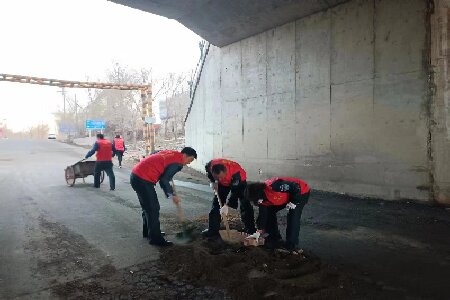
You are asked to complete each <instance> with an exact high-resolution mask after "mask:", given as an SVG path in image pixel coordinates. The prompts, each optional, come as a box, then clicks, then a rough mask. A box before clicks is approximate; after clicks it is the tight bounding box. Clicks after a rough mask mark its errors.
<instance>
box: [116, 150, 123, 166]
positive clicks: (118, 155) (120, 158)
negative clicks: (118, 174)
mask: <svg viewBox="0 0 450 300" xmlns="http://www.w3.org/2000/svg"><path fill="white" fill-rule="evenodd" d="M116 155H117V159H118V160H119V166H122V158H123V151H119V150H117V151H116Z"/></svg>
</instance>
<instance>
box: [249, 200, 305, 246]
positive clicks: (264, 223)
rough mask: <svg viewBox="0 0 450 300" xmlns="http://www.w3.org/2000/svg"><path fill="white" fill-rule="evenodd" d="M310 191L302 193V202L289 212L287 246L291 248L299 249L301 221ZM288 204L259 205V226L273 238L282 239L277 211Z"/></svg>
mask: <svg viewBox="0 0 450 300" xmlns="http://www.w3.org/2000/svg"><path fill="white" fill-rule="evenodd" d="M308 199H309V193H306V194H303V195H301V200H300V204H297V206H296V207H295V209H290V210H289V212H288V214H287V225H286V248H288V249H289V250H296V249H298V244H299V234H300V222H301V218H302V212H303V207H305V205H306V203H308ZM285 207H286V205H278V206H264V205H260V206H259V215H258V220H257V224H258V228H259V229H263V230H264V231H265V232H266V233H268V234H269V238H271V239H275V240H276V239H280V238H281V234H280V231H279V230H278V221H277V212H279V211H280V210H282V209H284V208H285Z"/></svg>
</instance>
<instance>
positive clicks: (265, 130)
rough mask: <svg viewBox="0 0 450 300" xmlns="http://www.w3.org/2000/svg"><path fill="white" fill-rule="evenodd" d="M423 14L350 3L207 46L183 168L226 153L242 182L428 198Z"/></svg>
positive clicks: (401, 2)
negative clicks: (188, 159) (301, 182)
mask: <svg viewBox="0 0 450 300" xmlns="http://www.w3.org/2000/svg"><path fill="white" fill-rule="evenodd" d="M426 9H427V7H426V1H424V0H353V1H350V2H347V3H345V4H342V5H339V6H336V7H334V8H332V9H329V10H327V11H324V12H321V13H317V14H314V15H311V16H309V17H306V18H303V19H300V20H297V21H296V22H292V23H288V24H285V25H283V26H281V27H277V28H274V29H272V30H269V31H266V32H264V33H261V34H258V35H256V36H253V37H250V38H248V39H245V40H242V41H240V42H237V43H234V44H231V45H229V46H226V47H223V48H215V47H211V50H210V52H209V55H208V57H207V59H206V62H205V65H204V70H203V73H202V77H201V80H200V83H199V86H198V88H197V91H196V93H195V97H194V101H193V106H192V110H191V113H190V115H189V116H188V119H187V122H186V144H187V145H192V146H193V147H195V148H196V149H197V150H198V152H199V160H198V161H197V162H196V163H195V165H194V166H195V167H196V168H198V169H202V168H203V164H204V163H206V162H207V161H208V160H210V159H211V158H213V157H227V158H230V159H234V160H236V161H238V162H240V163H241V164H242V165H243V166H245V167H246V169H247V171H248V173H249V175H250V178H251V179H265V178H268V177H272V176H279V175H287V176H298V177H300V178H304V179H305V180H307V181H308V182H309V183H310V184H311V185H312V187H313V188H315V189H321V190H329V191H335V192H343V193H349V194H356V195H366V196H374V197H382V198H386V199H400V198H409V199H420V200H427V199H429V198H430V194H431V191H432V186H431V184H432V183H431V181H432V180H431V179H430V178H432V175H433V172H434V171H433V168H431V167H430V158H429V150H430V142H429V133H430V131H429V121H430V113H429V100H430V98H429V94H428V83H427V75H426V74H427V68H426V66H427V56H426V55H424V54H426V53H427V51H428V50H427V47H428V46H427V19H426ZM258 170H262V175H258ZM449 186H450V185H449Z"/></svg>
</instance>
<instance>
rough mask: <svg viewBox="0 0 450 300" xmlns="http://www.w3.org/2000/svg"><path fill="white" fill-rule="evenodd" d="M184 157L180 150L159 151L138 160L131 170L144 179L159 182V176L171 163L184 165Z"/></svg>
mask: <svg viewBox="0 0 450 300" xmlns="http://www.w3.org/2000/svg"><path fill="white" fill-rule="evenodd" d="M183 157H184V156H183V153H181V152H179V151H173V150H163V151H159V152H157V153H155V154H152V155H150V156H148V157H146V158H144V159H143V160H142V161H140V162H138V163H137V165H135V166H134V168H133V170H132V171H131V172H132V173H133V174H134V175H136V176H138V177H139V178H141V179H143V180H146V181H149V182H151V183H157V182H158V180H159V177H160V176H161V175H162V174H163V173H164V171H165V170H166V168H167V167H168V166H169V165H171V164H178V165H180V166H183V163H184V160H183Z"/></svg>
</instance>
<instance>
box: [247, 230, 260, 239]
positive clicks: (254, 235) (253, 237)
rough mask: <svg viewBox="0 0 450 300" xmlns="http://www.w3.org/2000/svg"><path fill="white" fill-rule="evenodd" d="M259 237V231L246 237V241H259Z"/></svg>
mask: <svg viewBox="0 0 450 300" xmlns="http://www.w3.org/2000/svg"><path fill="white" fill-rule="evenodd" d="M260 236H261V233H260V232H259V231H256V232H255V233H254V234H251V235H249V236H247V237H246V239H255V240H257V239H259V237H260Z"/></svg>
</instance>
